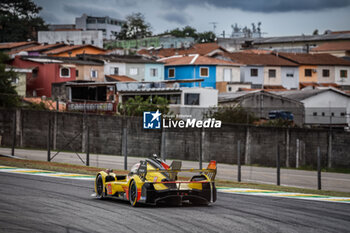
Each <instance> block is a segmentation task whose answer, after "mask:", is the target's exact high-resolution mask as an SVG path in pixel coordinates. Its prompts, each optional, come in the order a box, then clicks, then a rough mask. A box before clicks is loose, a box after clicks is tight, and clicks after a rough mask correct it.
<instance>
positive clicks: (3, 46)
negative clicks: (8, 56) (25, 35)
mask: <svg viewBox="0 0 350 233" xmlns="http://www.w3.org/2000/svg"><path fill="white" fill-rule="evenodd" d="M31 44H33V45H34V44H38V42H35V41H24V42H9V43H0V49H14V48H17V47H21V46H26V45H31Z"/></svg>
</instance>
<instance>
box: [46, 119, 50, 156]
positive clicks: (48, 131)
mask: <svg viewBox="0 0 350 233" xmlns="http://www.w3.org/2000/svg"><path fill="white" fill-rule="evenodd" d="M50 144H51V119H49V127H48V130H47V161H48V162H50V161H51V147H50Z"/></svg>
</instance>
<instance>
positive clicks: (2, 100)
mask: <svg viewBox="0 0 350 233" xmlns="http://www.w3.org/2000/svg"><path fill="white" fill-rule="evenodd" d="M8 59H9V57H8V56H7V55H6V54H4V53H0V107H5V108H11V107H16V106H18V105H19V103H20V99H19V96H18V95H17V92H16V89H15V87H14V86H13V85H12V83H11V82H12V80H14V79H16V78H17V75H16V73H15V72H13V71H12V70H10V71H6V64H5V62H6V61H8Z"/></svg>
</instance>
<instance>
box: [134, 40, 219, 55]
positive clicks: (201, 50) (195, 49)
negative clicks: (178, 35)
mask: <svg viewBox="0 0 350 233" xmlns="http://www.w3.org/2000/svg"><path fill="white" fill-rule="evenodd" d="M217 49H221V50H223V49H222V48H221V47H220V46H219V45H218V44H217V43H202V44H194V45H193V46H192V47H190V48H188V49H175V48H169V49H159V50H147V49H141V50H139V51H138V53H139V54H142V55H149V56H152V55H153V56H157V57H171V56H174V55H185V54H199V55H202V56H204V55H207V54H209V53H211V52H213V51H215V50H217Z"/></svg>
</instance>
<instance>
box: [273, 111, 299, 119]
mask: <svg viewBox="0 0 350 233" xmlns="http://www.w3.org/2000/svg"><path fill="white" fill-rule="evenodd" d="M269 119H270V120H276V119H282V120H287V121H293V120H294V115H293V113H291V112H288V111H284V110H274V111H270V112H269Z"/></svg>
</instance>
